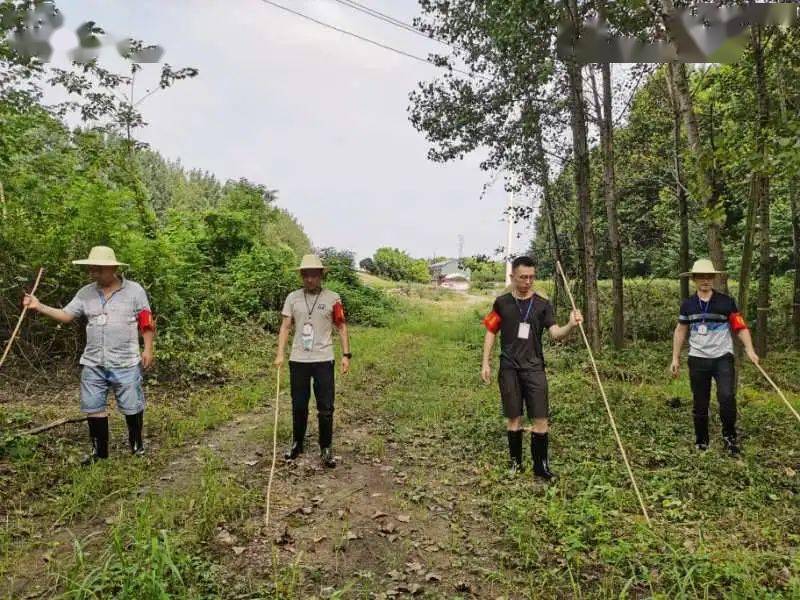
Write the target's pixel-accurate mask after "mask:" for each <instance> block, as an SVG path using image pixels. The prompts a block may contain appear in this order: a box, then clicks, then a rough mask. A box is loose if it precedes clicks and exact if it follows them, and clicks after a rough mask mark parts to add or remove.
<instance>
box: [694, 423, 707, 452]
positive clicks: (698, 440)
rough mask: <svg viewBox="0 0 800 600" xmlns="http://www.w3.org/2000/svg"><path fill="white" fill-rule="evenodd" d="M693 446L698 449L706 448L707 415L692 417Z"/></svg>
mask: <svg viewBox="0 0 800 600" xmlns="http://www.w3.org/2000/svg"><path fill="white" fill-rule="evenodd" d="M694 440H695V441H694V447H695V448H697V449H698V450H701V451H705V450H708V417H695V418H694Z"/></svg>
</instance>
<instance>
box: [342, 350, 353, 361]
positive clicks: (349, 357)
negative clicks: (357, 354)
mask: <svg viewBox="0 0 800 600" xmlns="http://www.w3.org/2000/svg"><path fill="white" fill-rule="evenodd" d="M342 356H344V357H345V358H346V359H348V360H349V359H351V358H353V355H352V354H351V353H350V352H345V353H344V354H342Z"/></svg>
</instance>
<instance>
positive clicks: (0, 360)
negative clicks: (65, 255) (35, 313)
mask: <svg viewBox="0 0 800 600" xmlns="http://www.w3.org/2000/svg"><path fill="white" fill-rule="evenodd" d="M42 273H44V267H40V268H39V274H38V275H37V276H36V283H34V284H33V289H32V290H31V291H30V295H33V294H35V293H36V288H38V287H39V281H41V279H42ZM27 312H28V307H27V306H25V307H23V308H22V312H21V313H20V315H19V319H17V326H16V327H14V332H13V333H12V334H11V337H10V338H9V340H8V343H7V344H6V349H5V352H3V356H2V358H0V367H2V366H3V363H4V362H6V357H7V356H8V353H9V352H10V351H11V345H12V344H13V343H14V338H16V337H17V334H18V333H19V328H20V326H21V325H22V320H23V319H24V318H25V313H27Z"/></svg>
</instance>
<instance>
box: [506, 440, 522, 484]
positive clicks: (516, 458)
mask: <svg viewBox="0 0 800 600" xmlns="http://www.w3.org/2000/svg"><path fill="white" fill-rule="evenodd" d="M506 433H507V434H508V453H509V455H510V456H511V465H510V470H511V474H512V475H514V474H516V473H522V471H523V470H524V467H523V465H522V431H521V430H520V431H507V432H506Z"/></svg>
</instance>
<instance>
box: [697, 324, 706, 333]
mask: <svg viewBox="0 0 800 600" xmlns="http://www.w3.org/2000/svg"><path fill="white" fill-rule="evenodd" d="M697 333H698V334H699V335H706V334H707V333H708V325H706V324H705V323H701V324H700V325H698V326H697Z"/></svg>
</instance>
